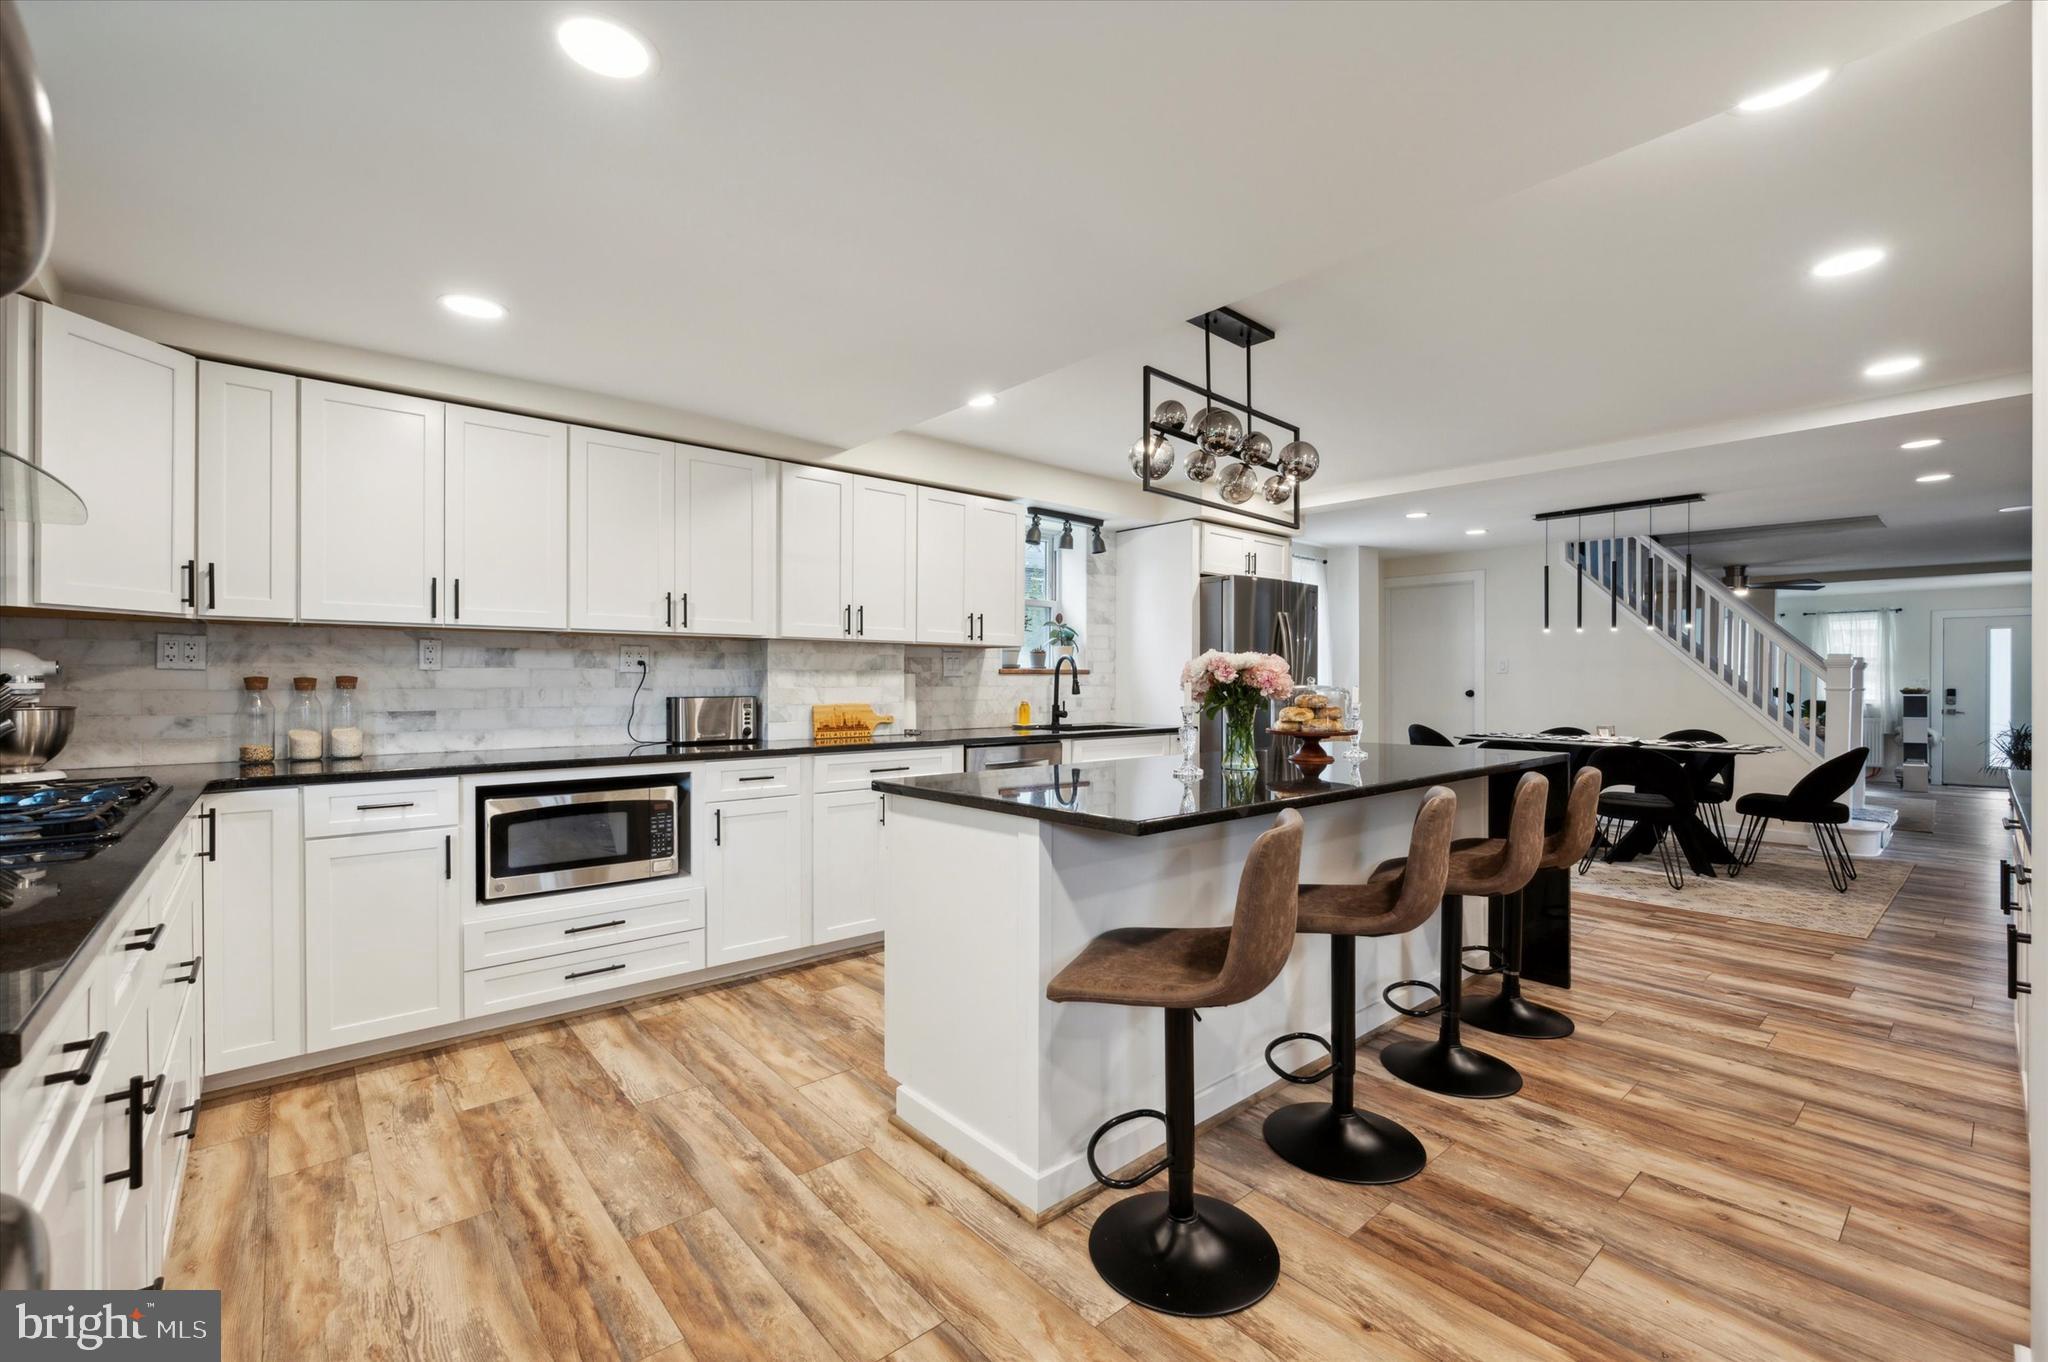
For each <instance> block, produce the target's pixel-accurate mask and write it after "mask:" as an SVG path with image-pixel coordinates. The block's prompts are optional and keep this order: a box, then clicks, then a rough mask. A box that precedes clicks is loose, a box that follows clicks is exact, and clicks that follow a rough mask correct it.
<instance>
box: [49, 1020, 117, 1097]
mask: <svg viewBox="0 0 2048 1362" xmlns="http://www.w3.org/2000/svg"><path fill="white" fill-rule="evenodd" d="M80 1050H83V1051H85V1058H84V1059H81V1060H79V1061H78V1067H77V1068H75V1069H66V1070H65V1071H64V1072H63V1073H60V1074H47V1075H45V1076H44V1078H43V1086H44V1087H46V1088H47V1087H52V1086H54V1085H55V1084H58V1083H76V1084H78V1085H79V1086H80V1087H84V1086H85V1085H86V1084H88V1083H90V1082H92V1071H93V1070H94V1069H97V1068H98V1067H99V1066H100V1056H101V1055H103V1054H105V1053H106V1050H107V1033H106V1032H104V1031H102V1032H100V1033H99V1034H98V1035H96V1036H94V1037H93V1038H92V1039H91V1040H74V1041H72V1042H71V1043H70V1044H68V1045H66V1046H65V1047H64V1048H63V1050H61V1051H60V1052H59V1053H61V1054H67V1055H75V1054H77V1053H78V1052H79V1051H80Z"/></svg>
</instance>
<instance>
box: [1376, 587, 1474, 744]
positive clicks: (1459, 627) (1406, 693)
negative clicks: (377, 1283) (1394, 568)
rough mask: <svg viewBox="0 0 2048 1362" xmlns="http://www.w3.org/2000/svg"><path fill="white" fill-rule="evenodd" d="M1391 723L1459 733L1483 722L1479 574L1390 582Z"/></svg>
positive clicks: (1400, 728)
mask: <svg viewBox="0 0 2048 1362" xmlns="http://www.w3.org/2000/svg"><path fill="white" fill-rule="evenodd" d="M1385 605H1386V640H1387V646H1386V667H1387V681H1386V685H1387V723H1388V725H1389V728H1390V730H1391V732H1392V733H1393V735H1394V736H1395V737H1396V738H1397V739H1400V740H1403V741H1405V739H1406V734H1407V732H1408V725H1410V724H1428V725H1429V726H1430V727H1431V728H1433V729H1435V730H1436V731H1437V732H1439V733H1443V734H1446V735H1448V736H1449V737H1452V738H1455V737H1457V736H1458V735H1459V734H1461V733H1470V732H1473V731H1474V730H1476V729H1478V728H1479V727H1480V724H1481V721H1482V719H1483V715H1484V709H1483V707H1482V705H1481V703H1480V685H1481V677H1480V674H1479V672H1480V667H1479V658H1480V652H1481V647H1480V638H1479V632H1478V631H1479V623H1478V622H1479V619H1480V614H1479V582H1478V580H1477V579H1476V578H1473V579H1470V580H1467V579H1463V578H1460V579H1458V580H1443V579H1437V578H1422V579H1418V580H1416V581H1414V582H1412V583H1411V582H1403V581H1399V580H1395V581H1390V582H1388V583H1387V591H1386V601H1385Z"/></svg>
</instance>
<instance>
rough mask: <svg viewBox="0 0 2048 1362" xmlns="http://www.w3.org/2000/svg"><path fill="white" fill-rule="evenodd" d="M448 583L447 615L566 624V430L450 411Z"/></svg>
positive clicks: (509, 623) (501, 415)
mask: <svg viewBox="0 0 2048 1362" xmlns="http://www.w3.org/2000/svg"><path fill="white" fill-rule="evenodd" d="M447 429H448V434H447V441H448V452H447V512H448V514H447V537H446V542H445V552H446V571H447V581H446V582H444V583H443V584H442V589H443V590H445V591H446V592H447V597H446V599H445V600H443V601H440V602H438V604H439V606H440V610H441V618H442V619H444V620H446V621H448V622H449V623H451V624H475V625H495V626H502V627H507V628H515V629H565V628H567V627H568V625H569V517H568V513H567V510H566V509H565V506H564V502H565V501H566V500H567V498H568V495H569V428H568V427H567V426H565V425H561V424H559V423H558V422H554V421H541V420H536V419H535V418H533V417H531V416H514V415H512V414H511V413H509V412H502V411H485V410H482V409H480V408H477V407H449V408H448V409H447Z"/></svg>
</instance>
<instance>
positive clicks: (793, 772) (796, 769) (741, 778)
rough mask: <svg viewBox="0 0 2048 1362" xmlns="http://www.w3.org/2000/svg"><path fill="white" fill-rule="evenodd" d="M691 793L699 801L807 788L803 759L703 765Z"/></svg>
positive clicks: (777, 793)
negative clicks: (805, 786) (805, 785)
mask: <svg viewBox="0 0 2048 1362" xmlns="http://www.w3.org/2000/svg"><path fill="white" fill-rule="evenodd" d="M701 772H702V773H701V774H700V775H699V776H698V777H697V779H696V781H695V782H694V783H693V784H692V786H691V789H690V793H691V795H692V796H693V797H694V798H695V799H696V800H697V802H698V803H700V804H710V803H715V802H716V801H718V800H721V799H753V798H756V797H758V796H762V795H783V794H795V793H797V792H798V791H800V790H802V789H803V787H804V759H803V758H802V757H780V758H776V759H774V760H768V761H721V762H716V763H714V764H712V765H710V766H706V767H703V768H701Z"/></svg>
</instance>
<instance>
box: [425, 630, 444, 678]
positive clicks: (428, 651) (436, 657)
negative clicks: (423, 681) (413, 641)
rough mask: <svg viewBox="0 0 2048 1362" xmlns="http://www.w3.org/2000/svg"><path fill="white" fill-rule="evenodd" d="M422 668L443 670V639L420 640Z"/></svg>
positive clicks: (432, 670) (426, 670)
mask: <svg viewBox="0 0 2048 1362" xmlns="http://www.w3.org/2000/svg"><path fill="white" fill-rule="evenodd" d="M420 670H421V671H423V672H437V671H440V670H441V640H440V639H438V638H423V639H421V640H420Z"/></svg>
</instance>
